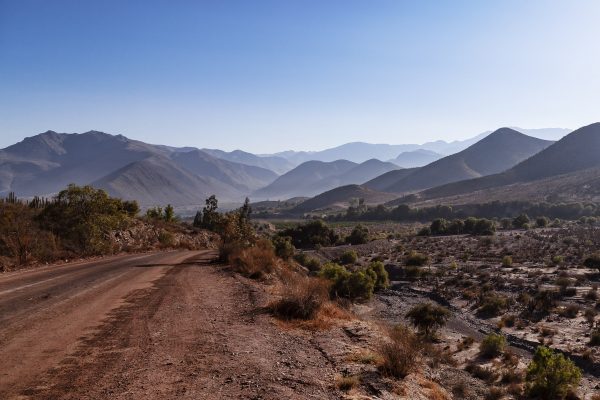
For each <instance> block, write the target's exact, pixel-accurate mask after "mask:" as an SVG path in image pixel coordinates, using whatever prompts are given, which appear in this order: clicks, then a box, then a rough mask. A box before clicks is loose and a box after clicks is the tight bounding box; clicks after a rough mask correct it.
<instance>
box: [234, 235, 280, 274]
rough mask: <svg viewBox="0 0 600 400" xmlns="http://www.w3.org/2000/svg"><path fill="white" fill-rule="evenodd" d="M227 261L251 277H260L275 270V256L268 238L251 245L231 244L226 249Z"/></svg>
mask: <svg viewBox="0 0 600 400" xmlns="http://www.w3.org/2000/svg"><path fill="white" fill-rule="evenodd" d="M228 252H229V257H228V259H229V263H230V264H231V265H232V266H233V267H234V268H235V270H236V271H237V272H239V273H241V274H243V275H246V276H247V277H249V278H252V279H260V278H263V277H264V276H266V275H269V274H271V273H272V272H274V271H275V267H276V266H277V257H276V256H275V250H274V249H273V245H272V244H271V242H269V241H268V240H259V241H257V242H256V244H254V245H253V246H251V247H242V246H233V245H232V248H230V249H228Z"/></svg>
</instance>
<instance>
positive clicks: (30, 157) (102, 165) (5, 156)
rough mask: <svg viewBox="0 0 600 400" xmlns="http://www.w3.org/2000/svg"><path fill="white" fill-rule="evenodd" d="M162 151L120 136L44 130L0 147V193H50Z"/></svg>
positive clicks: (162, 153) (162, 152)
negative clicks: (0, 148)
mask: <svg viewBox="0 0 600 400" xmlns="http://www.w3.org/2000/svg"><path fill="white" fill-rule="evenodd" d="M165 154H168V152H167V151H166V150H164V149H160V148H157V147H154V146H152V145H148V144H145V143H142V142H138V141H135V140H130V139H127V138H126V137H124V136H121V135H117V136H113V135H108V134H106V133H102V132H96V131H90V132H86V133H83V134H65V133H56V132H53V131H48V132H45V133H42V134H40V135H36V136H33V137H29V138H26V139H24V140H23V141H21V142H19V143H17V144H15V145H12V146H10V147H7V148H6V149H4V150H0V167H1V168H0V169H1V170H2V171H3V177H0V180H1V181H0V193H6V192H8V191H14V192H16V193H17V194H19V195H21V196H32V195H36V194H48V193H54V192H56V191H58V190H60V189H62V188H64V187H65V186H66V185H68V184H69V183H76V184H86V183H90V182H92V181H94V180H96V179H99V178H101V177H102V176H104V175H106V174H107V173H109V172H111V171H114V170H116V169H118V168H121V167H123V166H125V165H127V164H129V163H131V162H133V161H137V160H142V159H144V158H147V157H149V156H152V155H165Z"/></svg>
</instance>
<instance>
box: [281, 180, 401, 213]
mask: <svg viewBox="0 0 600 400" xmlns="http://www.w3.org/2000/svg"><path fill="white" fill-rule="evenodd" d="M396 197H397V195H394V194H391V193H383V192H378V191H375V190H372V189H369V188H366V187H364V186H360V185H346V186H340V187H337V188H335V189H332V190H329V191H327V192H324V193H321V194H319V195H317V196H315V197H313V198H311V199H308V200H305V201H303V202H302V203H300V204H299V205H297V206H296V207H294V208H293V209H292V210H290V212H291V213H305V212H309V211H315V210H320V209H331V208H340V209H341V208H347V207H348V206H349V204H350V201H352V200H353V199H355V200H358V199H363V200H364V201H365V204H367V205H374V204H383V203H385V202H388V201H390V200H392V199H394V198H396Z"/></svg>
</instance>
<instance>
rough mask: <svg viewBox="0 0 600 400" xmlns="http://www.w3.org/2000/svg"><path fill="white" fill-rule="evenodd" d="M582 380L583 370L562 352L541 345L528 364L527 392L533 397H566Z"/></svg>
mask: <svg viewBox="0 0 600 400" xmlns="http://www.w3.org/2000/svg"><path fill="white" fill-rule="evenodd" d="M580 380H581V371H580V370H579V368H577V367H576V366H575V364H573V362H572V361H571V360H569V359H568V358H566V357H565V356H564V355H563V354H561V353H555V352H553V351H552V350H551V349H549V348H547V347H544V346H540V347H538V348H537V350H536V351H535V354H534V356H533V360H532V361H531V362H530V363H529V365H528V366H527V375H526V381H527V386H526V393H527V395H528V396H529V397H532V398H542V399H548V400H553V399H564V398H565V397H566V396H567V394H568V392H569V390H571V389H572V388H574V387H576V386H577V384H578V383H579V381H580Z"/></svg>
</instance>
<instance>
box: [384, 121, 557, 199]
mask: <svg viewBox="0 0 600 400" xmlns="http://www.w3.org/2000/svg"><path fill="white" fill-rule="evenodd" d="M550 144H552V142H550V141H546V140H542V139H537V138H533V137H530V136H527V135H524V134H522V133H520V132H517V131H515V130H513V129H510V128H501V129H498V130H497V131H495V132H493V133H491V134H490V135H488V136H486V137H485V138H483V139H482V140H480V141H479V142H477V143H475V144H474V145H472V146H470V147H469V148H467V149H465V150H463V151H461V152H459V153H456V154H453V155H451V156H447V157H444V158H442V159H440V160H438V161H435V162H433V163H431V164H429V165H426V166H424V167H422V168H418V169H417V170H415V171H414V172H413V173H411V174H409V175H407V176H406V177H404V178H402V179H400V180H399V181H397V182H394V183H393V184H391V185H390V186H388V187H386V188H383V190H384V191H387V192H392V193H406V192H414V191H418V190H422V189H427V188H430V187H435V186H439V185H444V184H446V183H450V182H457V181H461V180H465V179H470V178H476V177H481V176H485V175H491V174H495V173H498V172H502V171H505V170H507V169H508V168H510V167H512V166H514V165H516V164H518V163H519V162H521V161H523V160H525V159H527V158H529V157H531V156H532V155H534V154H536V153H538V152H539V151H541V150H543V149H545V148H546V147H548V146H549V145H550Z"/></svg>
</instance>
